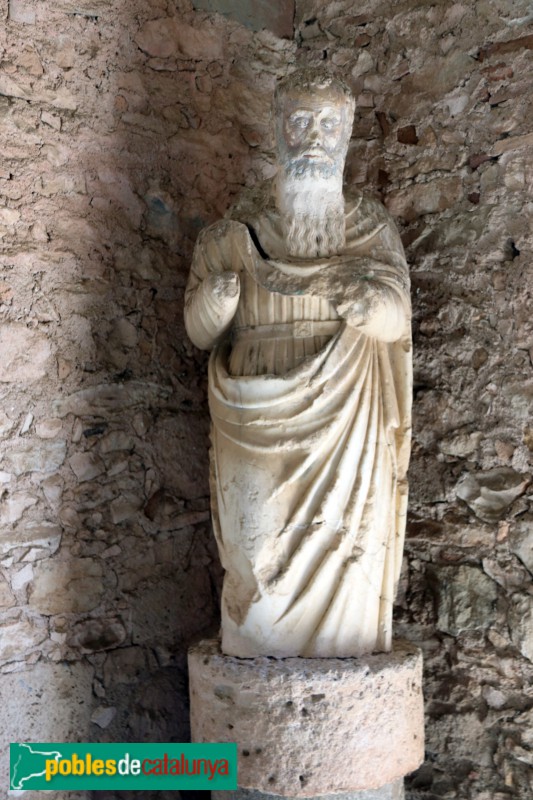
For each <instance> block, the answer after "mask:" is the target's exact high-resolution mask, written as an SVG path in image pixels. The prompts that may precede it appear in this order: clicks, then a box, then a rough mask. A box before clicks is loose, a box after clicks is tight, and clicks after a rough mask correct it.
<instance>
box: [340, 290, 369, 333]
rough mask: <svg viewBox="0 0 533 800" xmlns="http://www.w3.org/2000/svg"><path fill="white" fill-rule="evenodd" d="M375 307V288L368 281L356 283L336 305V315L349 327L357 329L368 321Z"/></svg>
mask: <svg viewBox="0 0 533 800" xmlns="http://www.w3.org/2000/svg"><path fill="white" fill-rule="evenodd" d="M377 305H379V296H378V291H377V290H376V287H375V286H374V285H373V284H372V283H371V282H370V281H357V282H356V283H354V284H353V285H352V286H350V287H349V288H348V289H347V290H346V292H345V294H344V296H343V298H342V300H341V302H340V303H338V305H337V313H338V314H339V316H341V317H343V319H345V320H346V321H347V322H348V324H349V325H353V326H354V327H359V326H361V325H364V324H365V323H367V322H368V321H369V319H370V318H371V317H372V315H373V313H374V311H375V310H376V307H377Z"/></svg>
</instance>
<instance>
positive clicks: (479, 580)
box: [437, 566, 497, 636]
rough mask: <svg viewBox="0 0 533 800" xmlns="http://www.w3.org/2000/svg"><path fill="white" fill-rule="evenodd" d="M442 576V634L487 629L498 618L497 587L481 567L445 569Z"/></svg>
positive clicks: (441, 571) (440, 612) (440, 582)
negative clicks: (496, 608)
mask: <svg viewBox="0 0 533 800" xmlns="http://www.w3.org/2000/svg"><path fill="white" fill-rule="evenodd" d="M438 575H439V600H438V620H437V628H438V630H439V631H443V632H445V633H449V634H450V635H451V636H458V635H459V634H460V633H463V632H464V631H472V630H483V629H484V628H488V627H489V625H491V624H492V622H494V619H495V605H496V597H497V589H496V584H495V583H494V581H492V580H491V579H490V578H488V577H487V576H486V575H485V573H484V572H482V570H480V569H478V568H477V567H466V566H460V567H441V568H440V569H439V571H438Z"/></svg>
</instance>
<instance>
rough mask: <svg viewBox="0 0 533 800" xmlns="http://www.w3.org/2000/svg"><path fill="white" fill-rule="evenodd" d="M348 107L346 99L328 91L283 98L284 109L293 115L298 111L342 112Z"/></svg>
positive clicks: (289, 95)
mask: <svg viewBox="0 0 533 800" xmlns="http://www.w3.org/2000/svg"><path fill="white" fill-rule="evenodd" d="M346 105H347V100H346V98H345V97H344V96H343V95H341V94H339V93H338V92H334V91H332V90H328V89H322V90H318V89H317V90H316V91H313V92H309V91H306V92H291V93H290V94H287V95H285V97H284V98H283V103H282V108H283V110H284V111H285V112H289V113H293V112H294V111H296V110H298V109H302V110H308V111H318V112H319V111H336V112H338V111H341V110H342V109H344V108H345V107H346Z"/></svg>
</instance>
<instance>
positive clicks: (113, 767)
mask: <svg viewBox="0 0 533 800" xmlns="http://www.w3.org/2000/svg"><path fill="white" fill-rule="evenodd" d="M116 772H117V762H116V760H115V759H114V758H108V759H107V761H106V762H105V774H106V775H116Z"/></svg>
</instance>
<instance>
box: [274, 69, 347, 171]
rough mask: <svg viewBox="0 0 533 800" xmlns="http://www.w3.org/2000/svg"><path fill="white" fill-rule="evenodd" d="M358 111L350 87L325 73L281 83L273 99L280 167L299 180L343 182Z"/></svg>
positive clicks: (306, 72) (299, 74) (308, 72)
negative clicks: (340, 179)
mask: <svg viewBox="0 0 533 800" xmlns="http://www.w3.org/2000/svg"><path fill="white" fill-rule="evenodd" d="M354 110H355V102H354V99H353V97H352V94H351V92H350V90H349V88H348V87H347V86H346V84H345V83H344V82H343V81H342V80H340V79H339V78H337V77H335V76H333V75H331V74H330V73H329V72H327V70H325V69H324V68H305V69H300V70H297V71H296V72H293V73H292V74H291V75H289V76H288V77H287V78H284V79H282V80H281V81H280V82H279V83H278V85H277V87H276V91H275V95H274V115H275V120H276V144H277V150H278V159H279V163H280V167H281V168H282V169H283V170H285V171H286V172H287V173H288V174H289V175H292V176H295V177H296V176H299V175H300V176H303V175H314V176H317V177H318V176H320V177H323V178H328V177H333V176H334V175H335V176H337V177H338V176H339V175H340V176H341V177H342V172H343V170H344V161H345V159H346V152H347V150H348V143H349V141H350V134H351V131H352V124H353V115H354Z"/></svg>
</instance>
